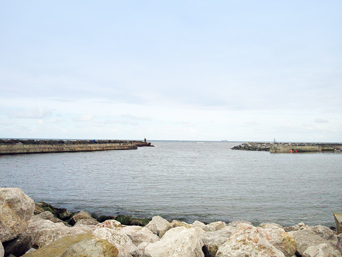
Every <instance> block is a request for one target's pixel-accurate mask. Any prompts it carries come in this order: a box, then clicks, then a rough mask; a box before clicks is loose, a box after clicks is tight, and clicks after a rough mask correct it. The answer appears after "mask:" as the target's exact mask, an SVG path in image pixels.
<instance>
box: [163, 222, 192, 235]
mask: <svg viewBox="0 0 342 257" xmlns="http://www.w3.org/2000/svg"><path fill="white" fill-rule="evenodd" d="M176 227H185V228H191V225H189V224H187V223H185V222H182V221H178V220H173V221H172V222H171V223H169V224H168V225H167V227H166V228H165V229H163V230H162V231H160V233H159V236H160V237H162V236H163V235H164V234H165V233H166V231H168V230H169V229H171V228H176Z"/></svg>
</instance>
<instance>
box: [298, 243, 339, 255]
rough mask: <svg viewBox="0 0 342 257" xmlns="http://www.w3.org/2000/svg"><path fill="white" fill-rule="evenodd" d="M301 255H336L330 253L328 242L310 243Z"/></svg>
mask: <svg viewBox="0 0 342 257" xmlns="http://www.w3.org/2000/svg"><path fill="white" fill-rule="evenodd" d="M302 256H303V257H333V256H336V255H334V254H331V249H330V247H329V245H328V244H319V245H312V246H309V247H308V248H306V250H305V251H304V253H303V255H302Z"/></svg>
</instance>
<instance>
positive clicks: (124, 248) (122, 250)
mask: <svg viewBox="0 0 342 257" xmlns="http://www.w3.org/2000/svg"><path fill="white" fill-rule="evenodd" d="M93 235H94V236H96V237H98V238H102V239H104V240H107V241H108V242H109V243H111V244H112V245H114V246H115V247H116V248H117V249H118V250H119V253H118V257H131V256H132V254H135V253H137V252H138V248H137V247H136V246H135V245H134V244H133V242H132V240H131V239H130V238H129V237H128V236H127V235H125V234H123V233H121V232H120V231H117V230H114V229H109V228H99V227H98V228H96V229H95V230H94V231H93Z"/></svg>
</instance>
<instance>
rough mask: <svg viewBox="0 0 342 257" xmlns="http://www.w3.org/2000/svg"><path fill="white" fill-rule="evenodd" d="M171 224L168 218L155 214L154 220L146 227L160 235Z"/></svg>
mask: <svg viewBox="0 0 342 257" xmlns="http://www.w3.org/2000/svg"><path fill="white" fill-rule="evenodd" d="M169 225H170V222H168V221H167V220H166V219H163V218H162V217H160V216H155V217H153V218H152V220H151V221H150V222H149V223H148V224H147V225H146V228H148V229H149V230H151V231H152V232H153V233H154V234H156V235H158V236H159V234H160V232H161V231H163V230H165V229H166V228H167V227H168V226H169Z"/></svg>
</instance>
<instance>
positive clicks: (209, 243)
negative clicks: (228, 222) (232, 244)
mask: <svg viewBox="0 0 342 257" xmlns="http://www.w3.org/2000/svg"><path fill="white" fill-rule="evenodd" d="M234 231H235V227H231V226H225V227H224V228H222V229H220V230H217V231H206V232H204V233H201V239H202V241H203V243H204V247H203V252H204V253H205V256H206V257H215V256H216V253H217V250H218V248H219V247H220V246H221V245H223V244H224V243H225V242H227V240H228V239H229V237H230V236H231V234H232V233H233V232H234Z"/></svg>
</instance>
